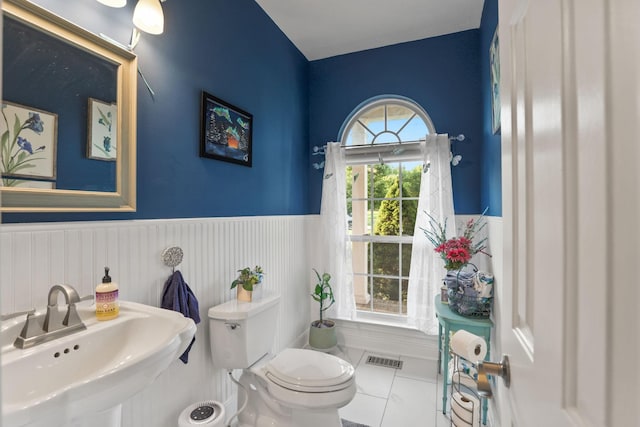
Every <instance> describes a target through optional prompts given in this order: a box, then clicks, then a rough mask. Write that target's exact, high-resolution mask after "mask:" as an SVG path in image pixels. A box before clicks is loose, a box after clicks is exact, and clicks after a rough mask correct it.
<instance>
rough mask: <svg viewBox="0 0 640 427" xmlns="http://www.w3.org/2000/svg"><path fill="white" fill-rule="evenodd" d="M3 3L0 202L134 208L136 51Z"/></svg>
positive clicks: (5, 205) (20, 0) (26, 6)
mask: <svg viewBox="0 0 640 427" xmlns="http://www.w3.org/2000/svg"><path fill="white" fill-rule="evenodd" d="M2 11H3V38H2V41H3V59H2V70H3V85H2V105H1V107H2V114H1V115H0V136H1V137H2V139H1V141H0V171H1V172H2V186H1V187H0V193H1V194H2V197H1V199H0V210H1V211H3V212H74V211H75V212H80V211H86V212H99V211H135V209H136V115H137V111H136V109H137V104H136V103H137V99H136V97H137V57H136V56H135V54H134V53H133V52H131V51H129V50H126V49H123V48H121V47H119V46H116V45H115V44H112V43H110V42H109V41H107V40H105V39H103V38H101V37H100V36H98V35H96V34H93V33H91V32H89V31H87V30H85V29H83V28H81V27H79V26H77V25H75V24H73V23H71V22H69V21H67V20H65V19H63V18H61V17H59V16H57V15H55V14H53V13H51V12H49V11H47V10H46V9H43V8H42V7H40V6H37V5H34V4H32V3H29V2H27V1H25V0H4V1H2Z"/></svg>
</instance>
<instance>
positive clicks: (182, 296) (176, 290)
mask: <svg viewBox="0 0 640 427" xmlns="http://www.w3.org/2000/svg"><path fill="white" fill-rule="evenodd" d="M161 307H162V308H166V309H169V310H173V311H179V312H180V313H182V314H183V315H184V317H190V318H191V319H193V321H194V322H196V324H198V323H200V313H199V312H198V300H197V299H196V296H195V295H194V294H193V292H191V289H190V288H189V285H187V282H185V281H184V278H183V277H182V273H180V271H179V270H177V271H175V272H174V273H173V274H172V275H171V276H170V277H169V278H168V279H167V282H166V283H165V284H164V291H162V305H161ZM195 340H196V338H195V337H193V339H192V340H191V344H189V347H187V349H186V350H185V351H184V353H182V356H180V360H182V361H183V362H184V363H187V362H188V361H189V350H191V346H192V345H193V343H194V342H195Z"/></svg>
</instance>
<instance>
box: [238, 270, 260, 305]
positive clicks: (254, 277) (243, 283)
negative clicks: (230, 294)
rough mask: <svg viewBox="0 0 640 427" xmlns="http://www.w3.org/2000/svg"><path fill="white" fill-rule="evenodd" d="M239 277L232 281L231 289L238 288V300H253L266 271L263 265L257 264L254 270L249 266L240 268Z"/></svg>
mask: <svg viewBox="0 0 640 427" xmlns="http://www.w3.org/2000/svg"><path fill="white" fill-rule="evenodd" d="M238 273H240V274H239V275H238V278H237V279H236V280H234V281H233V282H231V289H233V288H236V287H237V288H238V300H239V301H248V302H251V299H252V295H253V291H254V290H255V287H256V285H258V284H259V283H261V282H262V277H263V276H264V272H263V271H262V267H260V266H259V265H256V266H255V268H254V269H253V270H252V269H251V268H249V267H246V268H243V269H242V270H238Z"/></svg>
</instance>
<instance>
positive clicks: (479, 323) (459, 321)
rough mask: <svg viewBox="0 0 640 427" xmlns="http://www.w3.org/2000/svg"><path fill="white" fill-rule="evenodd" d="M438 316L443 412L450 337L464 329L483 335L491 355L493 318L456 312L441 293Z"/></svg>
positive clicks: (484, 415)
mask: <svg viewBox="0 0 640 427" xmlns="http://www.w3.org/2000/svg"><path fill="white" fill-rule="evenodd" d="M435 303H436V304H435V305H436V316H437V317H438V373H440V372H442V413H443V414H446V413H447V386H448V385H449V360H450V359H451V357H450V354H449V338H450V336H451V333H452V332H455V331H458V330H460V329H464V330H465V331H467V332H470V333H472V334H475V335H478V336H481V337H483V338H484V340H485V341H486V342H487V356H486V357H485V360H490V356H491V346H490V342H491V328H493V322H492V321H491V319H473V318H470V317H464V316H461V315H459V314H458V313H454V312H453V311H451V309H450V308H449V305H448V304H443V303H442V302H441V301H440V294H438V296H436V301H435ZM481 400H482V424H485V425H486V424H487V408H488V403H487V399H484V398H483V399H481Z"/></svg>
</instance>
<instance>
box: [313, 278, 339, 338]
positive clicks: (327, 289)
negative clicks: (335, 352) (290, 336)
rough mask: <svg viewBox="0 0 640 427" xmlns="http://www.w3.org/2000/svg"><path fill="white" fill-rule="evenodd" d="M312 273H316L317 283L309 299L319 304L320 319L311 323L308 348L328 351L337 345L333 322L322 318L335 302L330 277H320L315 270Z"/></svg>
mask: <svg viewBox="0 0 640 427" xmlns="http://www.w3.org/2000/svg"><path fill="white" fill-rule="evenodd" d="M313 271H314V272H315V273H316V277H317V278H318V283H316V286H315V288H314V291H313V293H312V294H311V297H312V298H313V299H314V300H315V301H317V302H318V303H319V304H320V319H319V320H314V321H313V322H311V327H310V328H309V346H310V347H311V348H313V349H316V350H330V349H332V348H333V347H335V346H336V344H337V343H338V339H337V336H336V329H335V326H336V324H335V322H334V321H333V320H328V319H324V318H323V313H324V312H325V311H326V310H327V309H328V308H329V307H331V306H332V305H333V304H334V303H335V302H336V300H335V298H334V297H333V289H331V284H330V283H329V281H330V280H331V275H329V273H322V275H320V273H318V271H317V270H316V269H314V270H313Z"/></svg>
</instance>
